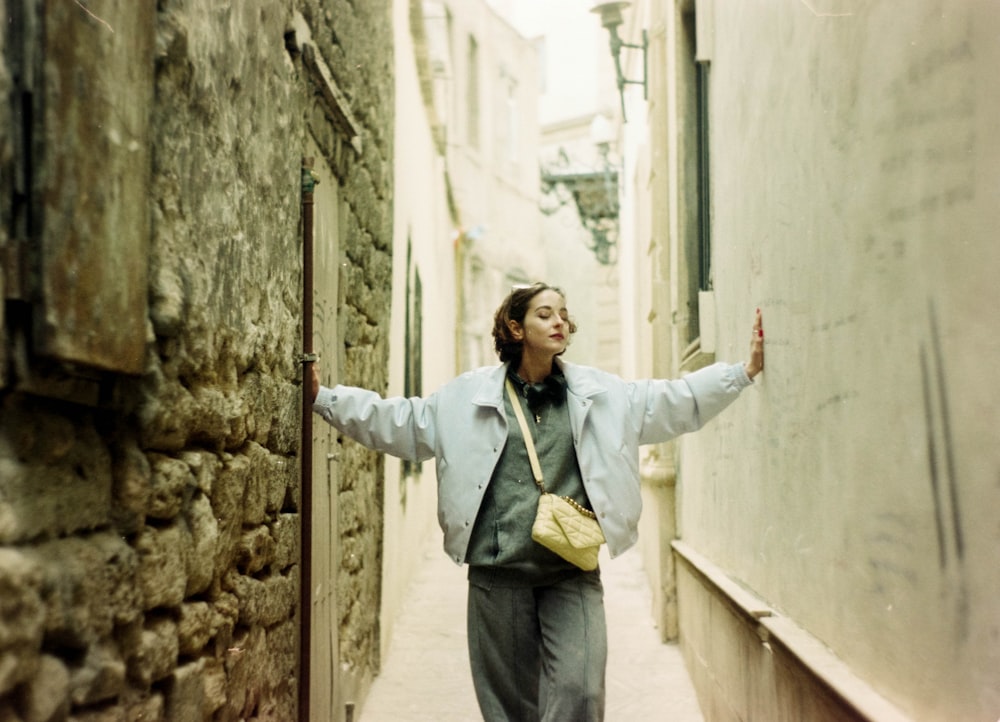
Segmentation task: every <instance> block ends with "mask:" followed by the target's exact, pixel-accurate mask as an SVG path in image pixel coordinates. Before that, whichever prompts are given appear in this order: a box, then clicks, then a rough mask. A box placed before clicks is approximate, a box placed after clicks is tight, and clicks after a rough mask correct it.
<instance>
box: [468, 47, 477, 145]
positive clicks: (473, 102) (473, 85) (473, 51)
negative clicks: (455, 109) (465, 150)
mask: <svg viewBox="0 0 1000 722" xmlns="http://www.w3.org/2000/svg"><path fill="white" fill-rule="evenodd" d="M465 72H466V86H465V115H466V117H465V121H466V129H465V131H466V139H467V141H468V143H469V146H470V147H472V148H475V149H477V150H478V149H479V44H478V43H477V42H476V39H475V38H474V37H472V36H471V35H470V36H469V47H468V50H467V53H466V62H465Z"/></svg>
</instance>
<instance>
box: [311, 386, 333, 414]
mask: <svg viewBox="0 0 1000 722" xmlns="http://www.w3.org/2000/svg"><path fill="white" fill-rule="evenodd" d="M336 400H337V395H336V394H335V393H333V389H329V388H327V387H326V386H320V387H319V393H318V394H316V400H315V401H313V411H315V412H316V413H317V414H322V413H323V412H324V411H326V410H327V409H329V408H330V407H331V406H333V404H334V402H335V401H336Z"/></svg>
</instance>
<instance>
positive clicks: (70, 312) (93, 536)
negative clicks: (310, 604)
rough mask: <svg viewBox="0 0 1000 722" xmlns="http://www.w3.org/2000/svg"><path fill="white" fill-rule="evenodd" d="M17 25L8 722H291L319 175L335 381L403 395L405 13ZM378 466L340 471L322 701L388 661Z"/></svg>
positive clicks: (94, 10)
mask: <svg viewBox="0 0 1000 722" xmlns="http://www.w3.org/2000/svg"><path fill="white" fill-rule="evenodd" d="M2 13H3V18H2V19H3V26H4V27H5V28H6V31H5V33H6V34H5V35H4V36H3V38H2V44H3V45H2V49H3V60H2V64H0V90H2V91H3V96H4V98H5V99H6V101H7V102H6V103H4V104H3V106H2V108H0V163H2V166H0V187H2V190H3V193H2V198H3V203H2V206H0V218H2V221H3V222H2V224H0V259H2V263H3V266H2V273H0V290H2V295H3V305H2V309H0V718H2V719H4V720H24V721H25V722H46V721H49V720H61V719H72V720H88V721H91V720H93V721H95V722H96V721H97V720H101V721H103V720H134V719H144V720H157V719H161V720H201V719H215V720H237V719H274V720H288V719H295V718H297V716H298V704H299V699H300V693H301V689H300V687H301V685H300V684H299V680H300V678H301V674H300V673H301V671H302V670H301V669H300V657H299V651H300V642H301V640H300V637H299V629H300V621H301V613H302V610H301V606H300V599H301V597H302V593H301V591H300V587H299V584H300V582H299V580H300V569H299V566H300V564H299V560H300V555H301V548H300V539H299V536H300V528H301V518H300V515H299V511H300V509H301V505H302V499H301V497H300V486H299V480H300V468H299V467H300V463H299V459H300V450H301V448H302V442H301V421H300V409H301V406H302V404H301V365H300V354H301V353H302V349H303V346H302V340H301V336H302V332H301V319H302V315H303V299H302V295H303V278H302V274H303V265H302V229H301V227H300V216H301V198H302V182H301V178H302V159H303V157H304V156H306V155H309V154H310V152H315V151H316V150H317V149H318V154H319V156H320V158H319V159H320V160H322V161H323V163H324V164H325V166H326V168H327V169H328V170H326V171H325V172H326V174H327V176H328V177H321V178H320V181H321V186H320V187H321V188H322V187H325V188H327V189H330V190H331V191H332V190H334V189H335V190H336V197H337V199H338V226H337V227H336V228H335V229H333V231H334V233H335V235H336V236H337V238H338V239H339V246H338V259H337V260H338V262H337V263H336V264H334V265H335V266H336V267H337V268H339V269H340V270H339V277H338V282H339V283H338V284H337V288H338V296H337V297H336V298H334V299H325V303H326V306H329V308H330V309H332V311H333V313H331V314H329V315H327V316H325V317H324V318H323V319H322V321H321V322H320V323H319V324H318V326H319V328H320V329H321V330H322V331H324V332H325V333H326V334H327V336H330V337H332V338H333V339H334V342H333V344H332V346H333V347H334V348H339V349H342V351H338V352H337V353H335V354H333V356H332V357H327V358H329V359H330V360H326V359H325V360H324V362H323V363H324V369H325V370H327V371H329V370H331V368H333V367H335V372H336V374H337V375H339V376H340V378H342V379H343V380H346V381H348V382H351V383H357V384H361V385H365V386H368V387H370V388H376V389H378V388H382V387H384V385H385V383H386V366H387V360H386V359H387V354H388V350H387V347H386V342H385V340H384V335H383V334H384V331H385V329H386V328H387V324H388V315H389V307H390V306H389V304H390V296H389V294H390V278H391V273H390V268H391V249H392V245H391V234H392V215H391V188H392V185H391V184H392V174H393V171H392V164H391V157H392V152H393V147H392V146H393V137H392V133H391V128H392V120H393V119H392V115H393V86H392V72H391V68H392V52H391V48H392V37H391V32H392V31H391V23H390V22H389V20H390V9H389V3H388V2H383V1H381V0H365V2H350V1H349V0H328V1H326V2H319V1H318V0H280V1H279V0H267V1H262V2H248V3H223V2H215V1H212V2H185V1H183V0H168V1H167V2H160V3H122V2H113V1H111V0H106V1H95V2H89V3H87V4H86V5H84V4H82V3H44V4H43V3H5V4H4V5H3V8H2ZM322 175H323V174H321V176H322ZM317 305H319V304H317ZM326 306H324V307H326ZM380 463H381V462H380V461H379V460H377V458H376V457H375V456H374V455H372V454H370V453H369V452H366V451H364V450H360V449H353V450H351V451H350V453H347V454H345V455H344V458H343V459H342V460H341V462H340V467H341V468H340V475H339V479H340V480H341V482H340V483H341V484H342V488H341V489H339V491H340V492H341V493H339V494H338V493H336V492H337V491H338V490H335V495H336V496H338V497H342V501H341V503H340V505H339V514H338V516H337V518H335V519H334V520H333V522H334V523H335V524H336V525H337V534H338V535H339V536H341V537H343V538H346V539H349V540H350V543H349V544H348V543H345V544H343V545H342V547H341V551H342V553H344V554H346V555H349V556H350V558H351V559H352V560H354V561H353V562H352V563H350V564H346V563H338V564H336V565H335V568H336V569H337V570H339V571H337V572H336V574H337V576H336V577H335V578H333V579H328V580H327V579H324V580H322V581H323V583H324V584H332V585H333V586H334V588H335V589H336V593H335V595H334V607H333V609H332V611H331V613H330V615H329V617H328V618H325V619H319V620H313V627H314V629H315V628H317V626H318V627H319V628H320V629H321V630H325V631H330V628H331V627H332V628H333V630H334V631H335V634H334V635H329V634H328V635H327V637H328V638H330V637H331V636H333V637H334V638H336V639H338V640H340V645H339V649H335V650H332V655H333V656H334V658H335V659H336V662H335V663H334V664H333V665H332V667H333V670H334V671H335V676H334V679H332V680H323V681H322V683H321V686H322V687H324V688H326V687H329V686H331V685H332V686H333V687H337V685H338V678H337V677H336V674H339V673H341V670H347V671H346V672H343V673H344V674H350V673H353V672H351V670H368V674H371V670H374V669H376V668H377V666H378V664H379V659H378V655H379V644H378V620H377V612H376V610H377V608H378V595H379V548H380V543H381V539H380V534H381V524H380V521H379V516H378V510H379V504H380V501H379V500H380V491H379V477H380V474H379V470H378V467H379V464H380ZM314 581H315V580H314ZM306 596H307V598H308V597H309V595H306Z"/></svg>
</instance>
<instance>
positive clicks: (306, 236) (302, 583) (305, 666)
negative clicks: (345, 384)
mask: <svg viewBox="0 0 1000 722" xmlns="http://www.w3.org/2000/svg"><path fill="white" fill-rule="evenodd" d="M312 166H313V159H312V158H303V159H302V441H301V444H300V445H299V458H300V459H301V462H302V468H301V472H300V478H301V480H302V481H301V486H300V494H299V550H300V560H301V561H300V563H299V565H300V566H299V616H300V622H299V719H300V720H308V719H309V704H310V700H309V687H310V684H311V666H310V657H311V653H312V586H313V584H312V511H313V509H312V482H313V478H312V451H313V448H312V436H313V433H312V430H313V415H312V401H311V399H310V398H309V397H310V393H309V386H310V379H311V377H312V370H313V364H314V363H316V360H317V358H318V356H317V355H316V354H315V353H314V352H313V189H314V188H315V186H316V184H317V183H319V179H318V178H317V177H316V174H315V173H314V172H313V170H312Z"/></svg>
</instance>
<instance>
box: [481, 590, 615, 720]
mask: <svg viewBox="0 0 1000 722" xmlns="http://www.w3.org/2000/svg"><path fill="white" fill-rule="evenodd" d="M468 634H469V659H470V662H471V664H472V679H473V682H474V685H475V689H476V698H477V699H478V701H479V709H480V711H481V712H482V714H483V719H484V720H485V721H486V722H601V720H603V719H604V698H605V687H604V672H605V668H606V667H607V661H608V640H607V628H606V626H605V621H604V587H603V585H602V584H601V577H600V573H599V572H597V571H595V572H580V573H579V574H574V575H572V576H571V577H569V578H564V579H562V580H560V581H556V582H554V583H553V584H549V585H543V586H500V585H498V584H491V583H489V582H486V583H484V582H483V581H481V580H480V581H476V582H472V583H470V584H469V609H468Z"/></svg>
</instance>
